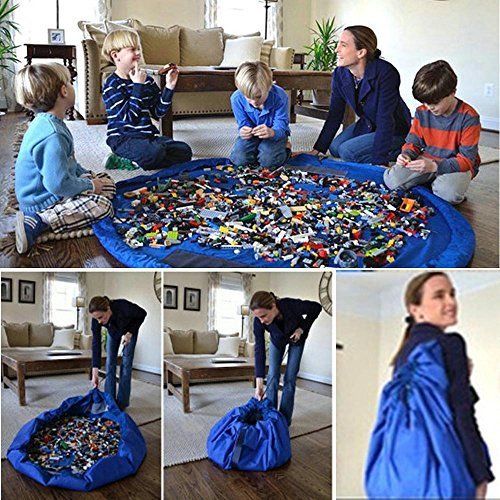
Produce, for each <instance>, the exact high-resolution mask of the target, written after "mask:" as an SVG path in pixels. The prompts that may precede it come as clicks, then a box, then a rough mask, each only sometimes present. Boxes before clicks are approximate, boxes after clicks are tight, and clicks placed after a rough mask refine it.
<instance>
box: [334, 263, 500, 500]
mask: <svg viewBox="0 0 500 500" xmlns="http://www.w3.org/2000/svg"><path fill="white" fill-rule="evenodd" d="M419 272H420V271H399V270H395V271H383V272H372V273H366V272H364V273H340V275H339V276H338V279H337V309H338V316H337V341H341V342H343V343H344V351H342V352H341V353H338V354H337V450H338V454H337V495H338V496H362V495H363V490H362V475H360V474H362V470H363V467H364V461H365V459H366V454H367V446H368V439H369V434H370V433H371V430H372V429H373V425H374V421H375V412H376V408H377V403H378V398H379V396H380V392H381V390H382V387H383V385H384V384H385V383H386V382H387V380H388V379H389V378H390V375H391V369H390V367H389V363H390V360H391V358H392V356H393V355H394V352H395V351H396V349H397V347H398V346H399V343H400V341H401V337H402V334H403V328H404V322H403V318H404V316H405V315H406V313H405V310H404V307H403V303H402V294H403V290H404V287H405V285H406V283H407V282H408V280H409V279H410V278H411V276H413V275H415V274H418V273H419ZM449 274H450V276H451V279H452V281H453V283H454V284H455V287H456V289H457V291H458V301H459V323H458V324H457V325H456V327H453V329H452V330H453V331H458V332H460V333H461V334H462V335H463V336H464V338H465V340H466V342H467V346H468V355H469V357H471V358H472V360H473V362H474V370H473V373H472V384H473V385H474V387H475V389H476V390H477V392H478V393H479V395H480V397H481V400H480V401H479V403H478V404H477V405H476V407H475V408H476V416H477V420H478V423H479V428H480V430H481V433H482V435H483V437H484V439H485V441H486V442H487V444H488V446H489V450H490V454H491V457H492V461H493V464H494V468H493V471H494V474H495V475H496V476H497V477H498V476H499V474H500V442H499V441H498V439H497V434H498V432H497V429H498V422H497V420H498V415H499V414H500V398H499V397H498V394H499V391H500V367H499V365H498V359H499V358H500V339H499V337H498V324H499V323H500V313H499V311H498V307H496V305H497V304H498V302H499V298H500V272H498V271H472V270H465V271H450V272H449ZM356 297H357V300H356V299H355V298H356ZM365 306H367V307H365ZM372 332H378V333H377V335H376V336H377V337H378V339H377V340H376V342H375V345H374V344H373V340H374V339H373V337H372V335H371V334H372ZM349 356H350V358H349ZM366 415H369V416H371V417H370V418H365V416H366ZM353 436H354V437H353ZM499 497H500V485H499V484H498V481H497V482H494V483H492V484H491V485H490V487H489V492H488V498H499Z"/></svg>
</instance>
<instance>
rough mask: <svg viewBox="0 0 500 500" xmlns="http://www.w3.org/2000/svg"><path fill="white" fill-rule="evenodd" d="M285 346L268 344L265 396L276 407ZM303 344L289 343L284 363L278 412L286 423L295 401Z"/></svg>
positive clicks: (290, 420) (288, 421)
mask: <svg viewBox="0 0 500 500" xmlns="http://www.w3.org/2000/svg"><path fill="white" fill-rule="evenodd" d="M285 349H286V346H285V347H283V348H282V349H280V348H278V347H276V346H275V345H274V344H273V343H272V342H271V343H270V344H269V372H268V373H267V392H266V397H267V399H269V401H271V403H272V404H273V406H274V408H278V389H279V383H280V368H281V363H282V361H283V355H284V354H285ZM303 351H304V344H302V345H296V344H289V348H288V361H287V364H286V371H285V379H284V381H283V394H282V395H281V403H280V412H281V413H282V414H283V415H284V416H285V418H286V421H287V423H288V425H290V424H291V423H292V413H293V404H294V401H295V385H296V382H297V373H299V368H300V360H301V359H302V352H303Z"/></svg>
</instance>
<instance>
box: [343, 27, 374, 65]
mask: <svg viewBox="0 0 500 500" xmlns="http://www.w3.org/2000/svg"><path fill="white" fill-rule="evenodd" d="M345 29H346V30H347V31H349V33H351V35H352V36H353V38H354V46H355V47H356V50H361V49H366V58H367V59H368V60H370V61H371V60H372V59H377V58H379V57H380V55H381V54H382V52H381V51H380V50H379V49H377V35H375V33H374V31H373V30H372V29H371V28H368V26H359V25H356V26H348V27H347V28H345Z"/></svg>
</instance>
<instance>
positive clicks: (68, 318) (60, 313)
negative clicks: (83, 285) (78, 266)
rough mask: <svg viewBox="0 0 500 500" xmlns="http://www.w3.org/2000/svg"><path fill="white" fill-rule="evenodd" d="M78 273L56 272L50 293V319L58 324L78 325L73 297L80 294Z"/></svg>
mask: <svg viewBox="0 0 500 500" xmlns="http://www.w3.org/2000/svg"><path fill="white" fill-rule="evenodd" d="M77 279H78V277H77V274H76V273H55V275H54V281H53V283H52V288H51V294H50V320H51V321H52V323H54V325H56V326H66V325H76V309H75V307H73V299H74V298H75V297H76V296H77V295H78V281H77Z"/></svg>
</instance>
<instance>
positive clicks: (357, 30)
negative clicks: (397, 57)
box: [311, 26, 411, 165]
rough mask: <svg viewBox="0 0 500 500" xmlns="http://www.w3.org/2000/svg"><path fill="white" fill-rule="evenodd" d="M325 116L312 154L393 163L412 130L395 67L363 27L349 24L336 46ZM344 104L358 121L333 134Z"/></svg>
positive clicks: (372, 35)
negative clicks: (328, 104) (384, 57)
mask: <svg viewBox="0 0 500 500" xmlns="http://www.w3.org/2000/svg"><path fill="white" fill-rule="evenodd" d="M336 52H337V54H338V56H337V68H336V69H335V70H334V72H333V78H332V96H331V101H330V109H329V112H328V117H327V119H326V121H325V124H324V126H323V129H322V131H321V134H320V136H319V138H318V140H317V141H316V144H315V145H314V149H313V150H312V151H311V154H316V155H317V154H318V153H320V152H321V153H325V152H326V151H327V149H330V153H331V154H332V155H333V156H335V157H340V158H341V159H342V160H343V161H350V162H357V163H372V164H375V165H387V164H388V163H389V161H395V160H396V158H397V156H398V154H399V152H400V151H401V147H402V146H403V144H404V141H405V137H406V135H407V134H408V132H409V130H410V124H411V115H410V110H409V109H408V106H406V104H405V103H404V101H403V99H402V98H401V95H400V93H399V85H400V83H401V79H400V77H399V73H398V71H397V69H396V68H395V67H394V66H393V65H392V64H391V63H389V62H387V61H384V60H383V59H380V54H381V52H380V50H379V49H377V37H376V36H375V33H374V32H373V31H372V30H371V29H370V28H367V27H366V26H349V27H348V28H346V29H345V30H344V31H343V32H342V34H341V36H340V40H339V43H338V45H337V49H336ZM346 104H349V106H351V108H352V109H353V110H354V112H355V113H356V115H357V116H358V117H359V120H358V121H356V122H355V123H353V124H352V125H350V126H349V127H347V128H346V129H345V130H344V131H343V132H342V133H341V134H340V135H339V136H338V137H336V138H335V139H334V137H335V134H336V133H337V131H338V129H339V127H340V124H341V123H342V119H343V117H344V111H345V107H346Z"/></svg>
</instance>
